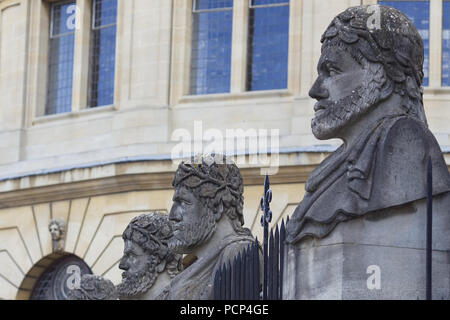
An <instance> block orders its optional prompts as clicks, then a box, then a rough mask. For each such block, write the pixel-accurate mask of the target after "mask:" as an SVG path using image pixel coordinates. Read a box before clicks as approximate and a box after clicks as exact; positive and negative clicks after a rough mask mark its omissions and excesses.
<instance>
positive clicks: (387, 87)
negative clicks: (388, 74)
mask: <svg viewBox="0 0 450 320" xmlns="http://www.w3.org/2000/svg"><path fill="white" fill-rule="evenodd" d="M392 92H394V83H393V82H392V81H391V80H390V79H386V81H385V82H384V84H383V86H382V87H381V91H380V99H381V101H383V100H385V99H387V98H389V97H390V96H391V94H392Z"/></svg>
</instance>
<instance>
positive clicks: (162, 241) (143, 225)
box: [122, 212, 182, 277]
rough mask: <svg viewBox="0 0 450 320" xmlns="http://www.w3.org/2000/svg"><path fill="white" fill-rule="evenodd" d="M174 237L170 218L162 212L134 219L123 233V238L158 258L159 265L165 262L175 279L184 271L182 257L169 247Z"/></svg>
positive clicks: (142, 215)
mask: <svg viewBox="0 0 450 320" xmlns="http://www.w3.org/2000/svg"><path fill="white" fill-rule="evenodd" d="M172 235H173V230H172V225H171V222H170V221H169V217H168V216H167V215H166V214H164V213H161V212H152V213H147V214H141V215H139V216H137V217H135V218H133V220H131V222H130V223H129V224H128V226H127V228H126V229H125V231H124V232H123V234H122V238H123V239H124V240H130V241H132V242H134V243H136V244H138V245H139V246H140V247H141V248H142V249H144V250H145V251H146V252H147V253H148V254H149V255H153V256H156V257H157V258H158V259H159V261H158V263H159V262H160V261H163V260H165V261H166V269H167V272H168V273H169V275H170V276H171V277H174V276H175V275H177V274H178V273H180V272H181V271H182V264H181V258H182V256H181V255H180V254H176V253H174V252H173V251H172V250H170V249H169V247H168V241H169V239H170V238H171V237H172Z"/></svg>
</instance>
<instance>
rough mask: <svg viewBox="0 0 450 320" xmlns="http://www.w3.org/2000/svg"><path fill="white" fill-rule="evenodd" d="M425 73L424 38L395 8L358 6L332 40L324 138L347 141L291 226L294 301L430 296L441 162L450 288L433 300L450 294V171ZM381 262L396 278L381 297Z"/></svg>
mask: <svg viewBox="0 0 450 320" xmlns="http://www.w3.org/2000/svg"><path fill="white" fill-rule="evenodd" d="M377 14H378V16H377V17H375V18H378V20H376V21H378V22H379V24H378V25H377V24H375V25H374V24H373V23H372V22H373V21H374V20H373V19H374V15H377ZM422 65H423V44H422V40H421V38H420V35H419V34H418V32H417V30H416V29H415V27H414V26H413V24H412V23H411V22H410V21H409V20H408V19H407V18H406V16H404V15H403V14H402V13H401V12H400V11H398V10H396V9H393V8H390V7H386V6H379V5H374V6H359V7H352V8H349V9H347V10H346V11H344V12H343V13H341V14H340V15H338V16H337V17H336V18H335V19H334V20H333V21H332V23H331V24H330V25H329V27H328V29H327V30H326V32H325V33H324V35H323V36H322V55H321V57H320V60H319V65H318V72H319V76H318V78H317V80H316V82H315V83H314V85H313V87H312V88H311V90H310V93H309V94H310V96H311V97H312V98H314V99H316V100H317V101H318V102H317V103H316V105H315V106H314V110H315V117H314V119H313V120H312V130H313V133H314V135H315V136H316V137H317V138H318V139H331V138H339V139H341V140H343V145H342V146H341V147H340V148H339V149H338V150H337V151H336V152H334V153H333V154H332V155H330V156H329V157H328V158H327V159H325V160H324V161H323V162H322V163H321V164H320V165H319V166H318V167H317V168H316V169H315V170H314V171H313V172H312V174H311V175H310V177H309V178H308V181H307V184H306V191H307V192H306V194H305V197H304V198H303V200H302V202H301V203H300V204H299V206H298V207H297V208H296V210H295V211H294V214H293V216H292V218H291V219H290V221H289V223H288V225H287V242H288V243H289V246H288V251H289V253H288V262H287V269H288V271H289V272H287V274H290V275H294V277H295V281H287V282H288V285H287V286H286V287H285V288H286V291H285V298H290V299H328V298H334V299H355V298H389V299H390V298H395V299H416V298H418V297H420V298H422V297H423V296H424V287H425V282H424V277H425V253H424V248H425V243H424V241H425V225H426V220H425V217H426V205H425V200H424V199H425V198H426V194H427V193H426V186H427V180H426V173H427V164H428V160H429V159H431V160H432V164H433V201H434V204H435V206H434V211H433V212H434V217H435V224H436V225H435V230H434V237H435V246H434V247H433V249H434V250H437V251H436V252H435V255H434V259H435V261H436V269H435V270H434V271H435V272H436V273H437V279H438V280H436V281H438V282H439V281H442V282H444V283H445V284H443V285H438V286H436V287H435V291H433V294H434V295H435V298H442V297H444V298H447V297H448V292H449V290H448V289H449V288H448V284H447V283H448V281H447V280H448V274H449V271H450V264H449V263H448V262H445V261H447V260H446V252H445V251H446V250H448V249H449V243H450V242H449V241H448V240H449V236H448V234H449V231H450V224H449V223H448V222H449V221H447V220H448V216H449V208H450V174H449V172H448V169H447V167H446V165H445V162H444V159H443V156H442V153H441V150H440V148H439V145H438V143H437V141H436V139H435V138H434V136H433V135H432V133H431V132H430V131H429V130H428V127H427V122H426V117H425V113H424V109H423V102H422V88H421V83H422V79H423V71H422ZM372 264H373V265H376V266H379V267H380V268H381V272H382V273H383V274H384V280H383V281H384V287H383V288H382V289H380V290H378V291H377V290H372V291H370V290H369V289H367V286H366V280H367V275H366V274H365V272H366V270H367V267H369V266H370V265H372ZM286 276H287V275H286ZM286 279H288V278H286ZM445 290H447V291H445ZM444 292H447V293H445V294H444Z"/></svg>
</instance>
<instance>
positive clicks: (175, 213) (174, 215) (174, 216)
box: [169, 204, 181, 222]
mask: <svg viewBox="0 0 450 320" xmlns="http://www.w3.org/2000/svg"><path fill="white" fill-rule="evenodd" d="M177 207H178V206H177V205H176V204H174V205H173V206H172V209H170V213H169V219H170V220H172V221H174V222H179V221H181V214H180V213H179V210H177Z"/></svg>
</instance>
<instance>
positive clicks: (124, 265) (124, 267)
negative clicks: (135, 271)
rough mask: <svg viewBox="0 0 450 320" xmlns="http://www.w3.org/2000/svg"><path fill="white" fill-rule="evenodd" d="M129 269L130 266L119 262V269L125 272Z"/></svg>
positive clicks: (122, 261)
mask: <svg viewBox="0 0 450 320" xmlns="http://www.w3.org/2000/svg"><path fill="white" fill-rule="evenodd" d="M129 267H130V266H129V265H128V263H126V262H125V261H124V260H121V261H120V263H119V269H121V270H125V271H127V270H128V269H129Z"/></svg>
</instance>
